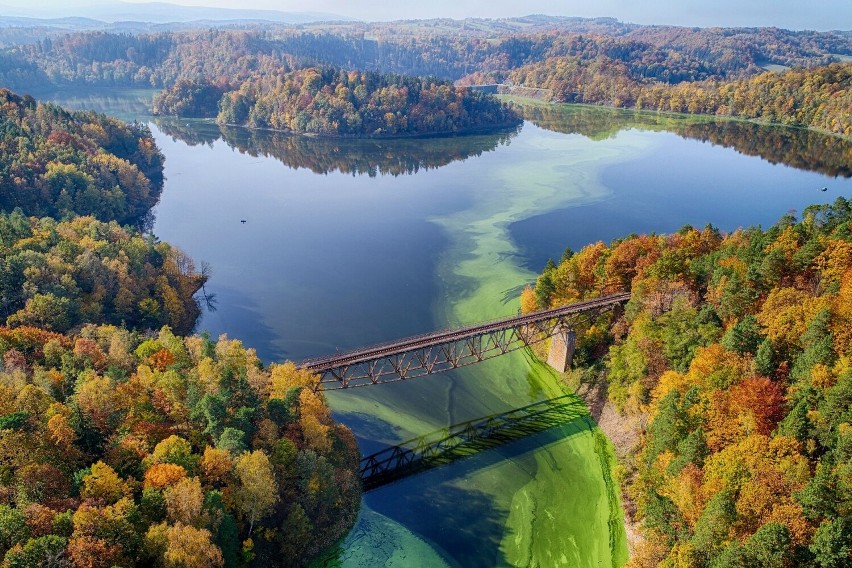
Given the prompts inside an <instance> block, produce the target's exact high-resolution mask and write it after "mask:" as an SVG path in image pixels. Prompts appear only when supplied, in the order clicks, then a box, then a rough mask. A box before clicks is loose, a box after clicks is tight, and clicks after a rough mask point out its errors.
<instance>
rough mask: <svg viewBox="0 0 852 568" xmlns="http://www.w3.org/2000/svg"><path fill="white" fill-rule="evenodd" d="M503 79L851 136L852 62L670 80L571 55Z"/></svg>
mask: <svg viewBox="0 0 852 568" xmlns="http://www.w3.org/2000/svg"><path fill="white" fill-rule="evenodd" d="M491 79H492V80H493V77H492V78H491ZM468 80H472V81H473V82H478V81H482V80H485V79H481V78H480V79H477V78H472V79H468ZM500 80H506V81H509V82H511V83H514V84H516V85H520V86H525V87H534V88H541V89H547V90H549V91H550V92H551V95H550V100H552V101H555V102H580V103H592V104H607V105H611V106H615V107H631V108H637V109H650V110H657V111H665V112H679V113H689V114H710V115H718V116H727V117H737V118H746V119H755V120H759V121H763V122H771V123H777V124H785V125H789V126H800V127H806V128H814V129H817V130H822V131H826V132H829V133H832V134H837V135H841V136H846V137H849V136H852V63H834V64H831V65H827V66H824V67H813V68H809V69H795V70H790V71H785V72H780V73H779V72H765V73H762V74H760V75H757V76H754V77H751V78H748V79H737V80H729V81H718V80H707V81H693V82H680V83H677V84H667V83H663V82H659V81H654V82H648V81H644V82H640V81H637V80H636V79H635V78H633V77H632V76H631V72H630V69H629V67H628V66H627V65H626V64H625V63H622V62H619V61H615V60H613V59H610V58H606V57H603V58H598V59H595V60H593V61H592V62H591V63H586V62H584V61H582V60H581V59H579V58H577V57H567V58H554V59H548V60H545V61H542V62H539V63H535V64H532V65H529V66H525V67H521V68H519V69H515V70H513V71H511V72H509V73H508V74H507V75H506V76H505V78H504V77H500Z"/></svg>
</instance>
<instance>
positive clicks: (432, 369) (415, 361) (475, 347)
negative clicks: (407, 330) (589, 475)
mask: <svg viewBox="0 0 852 568" xmlns="http://www.w3.org/2000/svg"><path fill="white" fill-rule="evenodd" d="M629 299H630V294H614V295H611V296H604V297H601V298H595V299H593V300H586V301H584V302H579V303H576V304H571V305H569V306H562V307H560V308H554V309H551V310H543V311H540V312H534V313H531V314H526V315H520V316H517V317H512V318H508V319H502V320H497V321H491V322H487V323H482V324H479V325H474V326H471V327H464V328H459V329H449V330H445V331H438V332H433V333H427V334H424V335H418V336H415V337H408V338H405V339H399V340H396V341H391V342H388V343H383V344H380V345H374V346H371V347H365V348H362V349H357V350H354V351H348V352H345V353H337V354H334V355H329V356H326V357H319V358H316V359H308V360H306V361H302V363H301V364H300V365H299V366H300V367H301V368H304V369H307V370H310V371H312V372H314V373H317V374H318V375H320V382H319V384H318V388H320V389H323V390H335V389H347V388H354V387H364V386H371V385H378V384H382V383H390V382H394V381H403V380H407V379H413V378H416V377H422V376H425V375H432V374H435V373H440V372H443V371H450V370H452V369H458V368H459V367H466V366H467V365H473V364H475V363H479V362H481V361H484V360H486V359H491V358H494V357H497V356H500V355H503V354H505V353H508V352H510V351H516V350H518V349H523V348H524V347H528V346H530V345H533V344H535V343H539V342H541V341H544V340H545V339H547V338H549V337H553V338H554V340H553V342H552V343H551V348H550V354H549V357H548V363H549V364H550V365H551V366H553V367H554V368H556V369H557V370H559V371H565V370H566V369H567V367H568V366H570V364H571V358H572V357H573V354H574V339H575V336H574V331H573V330H574V329H575V328H576V326H577V325H578V324H580V323H581V322H583V321H584V320H586V321H588V320H590V319H591V320H594V319H595V318H597V317H599V316H600V315H601V314H603V313H604V312H607V311H610V310H614V309H616V308H619V307H621V306H622V305H623V304H625V303H626V302H627V301H628V300H629Z"/></svg>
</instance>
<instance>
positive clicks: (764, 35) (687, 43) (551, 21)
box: [0, 17, 852, 88]
mask: <svg viewBox="0 0 852 568" xmlns="http://www.w3.org/2000/svg"><path fill="white" fill-rule="evenodd" d="M843 55H852V36H850V35H849V34H848V33H846V32H812V31H789V30H780V29H777V28H710V29H701V28H678V27H670V26H636V25H632V24H623V23H620V22H617V21H615V20H608V19H590V20H584V19H580V18H576V19H570V18H546V17H540V18H536V17H531V18H528V19H519V20H514V21H513V20H461V21H452V20H434V21H418V22H389V23H374V24H363V23H357V24H341V25H326V26H323V25H315V26H310V27H303V28H288V27H283V28H282V27H278V26H267V27H265V28H264V27H262V28H260V29H251V30H205V31H187V32H163V33H156V34H136V35H131V34H121V33H115V32H113V33H109V32H85V33H75V34H68V35H64V36H59V37H51V38H47V39H43V40H41V41H36V42H34V43H32V44H28V45H20V46H13V47H9V48H7V49H5V50H3V51H2V52H0V77H2V78H3V79H4V82H5V83H6V84H7V86H9V87H20V86H26V87H28V88H32V87H33V86H35V84H36V83H39V82H41V83H44V82H48V83H50V84H53V85H56V86H66V85H102V86H152V87H167V86H171V85H172V84H174V83H175V82H176V81H178V80H180V79H187V80H193V79H199V78H205V79H207V80H210V81H214V82H215V81H218V80H223V79H224V80H244V79H246V78H247V77H248V76H249V75H250V74H252V73H256V72H264V71H270V70H275V69H278V68H281V67H283V68H285V69H287V70H289V69H292V68H298V67H306V66H312V65H317V64H327V65H332V66H337V67H342V68H344V69H347V70H351V69H359V70H377V71H381V72H385V73H397V74H409V75H419V76H435V77H439V78H442V79H448V80H457V79H460V78H462V77H464V76H466V75H469V74H471V73H476V72H482V73H486V72H507V71H509V70H511V69H515V68H518V67H522V66H524V65H528V64H531V63H536V62H540V61H542V60H544V59H548V58H554V57H580V58H582V59H583V60H586V61H591V60H594V59H597V58H600V57H607V58H610V59H613V60H617V61H621V62H623V63H625V64H627V65H628V66H629V68H630V70H631V73H632V74H633V75H632V76H633V77H634V78H639V77H643V78H651V79H659V80H662V81H666V82H678V81H684V80H690V81H692V80H700V79H703V78H708V77H716V78H736V77H745V76H749V75H754V74H757V73H759V72H760V71H762V67H763V66H765V65H783V66H788V67H814V66H820V65H827V64H829V63H831V62H836V61H838V56H843Z"/></svg>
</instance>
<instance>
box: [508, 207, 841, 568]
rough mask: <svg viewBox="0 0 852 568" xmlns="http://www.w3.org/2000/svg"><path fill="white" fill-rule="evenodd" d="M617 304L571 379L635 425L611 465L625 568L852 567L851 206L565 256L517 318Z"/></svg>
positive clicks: (582, 342)
mask: <svg viewBox="0 0 852 568" xmlns="http://www.w3.org/2000/svg"><path fill="white" fill-rule="evenodd" d="M628 290H629V291H631V292H632V298H631V300H630V302H629V304H628V305H627V308H626V310H625V312H624V313H623V315H621V316H620V317H618V318H617V319H616V321H614V322H609V321H600V322H597V324H595V325H593V326H591V327H588V328H587V329H585V330H582V332H581V333H580V334H579V349H578V361H579V362H580V368H579V369H577V370H575V371H571V372H569V374H568V377H569V378H570V381H571V383H572V384H577V382H578V381H579V382H586V383H589V382H592V383H594V382H600V381H602V382H603V384H605V385H607V387H608V398H609V400H610V402H611V403H612V404H614V405H615V406H616V407H617V408H619V409H621V412H622V413H626V414H629V415H639V416H644V417H645V419H646V422H647V426H646V427H645V428H644V431H643V433H642V438H641V442H640V444H639V446H638V448H637V449H636V450H635V452H634V453H633V454H631V455H630V456H628V457H627V458H626V459H625V460H624V463H622V464H621V468H622V470H621V477H622V484H623V488H624V491H625V494H626V495H627V496H628V504H629V505H630V507H628V509H629V512H630V513H631V514H632V515H633V516H634V517H635V519H636V520H638V521H639V522H640V526H641V527H642V531H643V533H644V540H643V542H642V543H641V544H640V545H639V546H638V548H637V550H636V551H635V555H634V557H633V558H632V560H631V563H632V565H633V566H657V565H662V566H698V567H701V566H708V567H733V566H771V567H787V566H818V567H821V568H828V567H840V566H848V565H850V562H852V544H850V543H852V484H850V479H852V426H850V424H852V362H851V361H852V335H850V330H852V201H849V200H846V199H844V198H839V199H838V200H837V201H836V202H835V203H834V204H833V205H826V206H812V207H809V208H807V209H806V210H805V211H804V212H803V214H802V218H801V220H799V221H797V220H796V219H795V218H793V217H792V216H790V215H788V216H785V217H784V218H782V219H781V220H780V221H779V222H778V223H777V224H775V225H774V226H772V227H771V228H769V229H768V230H762V229H760V228H759V227H752V228H748V229H744V230H738V231H735V232H734V233H730V234H721V233H720V232H719V231H717V230H715V229H713V228H712V227H706V228H705V229H703V230H697V229H694V228H692V227H685V228H683V229H682V230H681V231H679V232H678V233H675V234H672V235H642V236H635V235H634V236H630V237H627V238H624V239H621V240H617V241H614V242H613V243H611V244H610V245H608V246H607V245H605V244H603V243H596V244H592V245H589V246H587V247H585V248H583V249H582V250H581V251H579V252H577V253H572V252H571V251H566V254H565V256H564V257H563V259H562V261H561V262H560V263H559V264H558V265H556V264H550V265H549V266H548V267H547V269H546V270H545V271H544V272H543V273H542V275H541V276H540V277H539V278H538V280H537V282H536V285H535V287H534V288H528V289H527V290H525V291H524V293H523V295H522V307H523V310H524V311H531V310H534V309H539V308H545V307H553V306H559V305H564V304H568V303H572V302H575V301H578V300H581V299H586V298H592V297H596V296H600V295H605V294H609V293H614V292H620V291H628ZM609 323H612V324H613V325H612V327H611V330H612V331H611V332H607V331H606V330H607V329H610V328H609V327H608V324H609ZM597 357H603V358H602V359H601V361H602V362H600V363H593V361H595V360H596V358H597Z"/></svg>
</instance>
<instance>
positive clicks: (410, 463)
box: [361, 395, 590, 491]
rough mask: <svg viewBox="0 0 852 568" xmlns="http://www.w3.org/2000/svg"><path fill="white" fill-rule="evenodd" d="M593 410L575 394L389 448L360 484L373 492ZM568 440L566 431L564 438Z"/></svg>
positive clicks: (372, 459)
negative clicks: (589, 409)
mask: <svg viewBox="0 0 852 568" xmlns="http://www.w3.org/2000/svg"><path fill="white" fill-rule="evenodd" d="M587 416H588V409H587V408H586V405H585V404H584V403H583V401H582V400H580V399H579V398H578V397H576V396H575V395H564V396H560V397H556V398H552V399H549V400H545V401H541V402H536V403H534V404H530V405H527V406H524V407H521V408H516V409H514V410H510V411H508V412H501V413H499V414H493V415H490V416H485V417H482V418H477V419H475V420H469V421H467V422H462V423H459V424H454V425H452V426H450V427H448V428H442V429H441V430H436V431H434V432H430V433H429V434H425V435H423V436H419V437H417V438H414V439H411V440H408V441H406V442H403V443H401V444H399V445H396V446H392V447H390V448H386V449H384V450H382V451H380V452H376V453H374V454H372V455H369V456H366V457H364V458H363V459H362V460H361V480H362V482H363V484H364V490H365V491H370V490H373V489H376V488H378V487H381V486H383V485H387V484H388V483H392V482H394V481H398V480H400V479H403V478H405V477H409V476H411V475H415V474H418V473H421V472H424V471H427V470H430V469H434V468H437V467H440V466H443V465H447V464H450V463H454V462H456V461H458V460H461V459H464V458H469V457H471V456H475V455H478V454H480V453H482V452H484V451H487V450H491V449H494V448H497V447H500V446H503V445H506V444H509V443H511V442H515V441H518V440H521V439H523V438H527V437H529V436H532V435H534V434H538V433H540V432H544V431H546V430H549V429H551V428H555V427H557V426H564V425H566V424H569V423H572V422H576V421H578V420H580V423H577V427H581V428H582V429H584V430H585V429H589V428H590V426H588V425H586V422H584V421H582V419H583V418H585V417H587ZM560 437H564V433H563V435H562V436H560Z"/></svg>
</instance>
